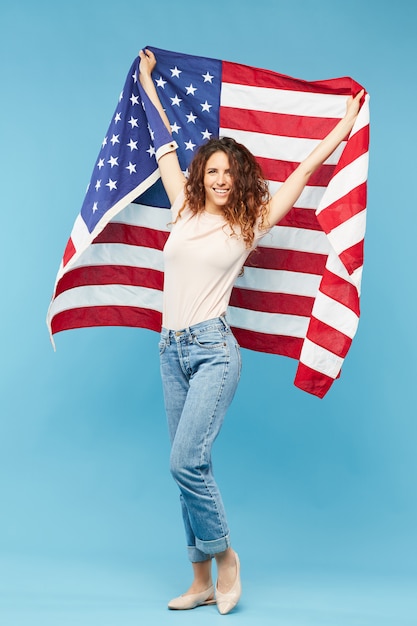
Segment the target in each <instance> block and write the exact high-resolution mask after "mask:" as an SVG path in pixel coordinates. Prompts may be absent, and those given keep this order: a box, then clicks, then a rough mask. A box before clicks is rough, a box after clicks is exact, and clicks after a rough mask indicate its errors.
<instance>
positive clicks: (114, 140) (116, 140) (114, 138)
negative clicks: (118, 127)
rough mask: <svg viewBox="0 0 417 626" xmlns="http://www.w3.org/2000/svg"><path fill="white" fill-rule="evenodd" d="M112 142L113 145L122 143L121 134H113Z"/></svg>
mask: <svg viewBox="0 0 417 626" xmlns="http://www.w3.org/2000/svg"><path fill="white" fill-rule="evenodd" d="M110 143H111V145H112V146H114V144H115V143H120V141H119V135H113V137H112V138H111V139H110Z"/></svg>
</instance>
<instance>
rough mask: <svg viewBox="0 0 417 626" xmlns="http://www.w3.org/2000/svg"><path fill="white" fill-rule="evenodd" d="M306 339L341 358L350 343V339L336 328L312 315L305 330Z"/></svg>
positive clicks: (346, 351)
mask: <svg viewBox="0 0 417 626" xmlns="http://www.w3.org/2000/svg"><path fill="white" fill-rule="evenodd" d="M307 339H311V340H312V341H314V343H315V344H317V345H318V346H321V347H322V348H325V349H326V350H329V352H332V353H333V354H336V355H337V356H339V357H341V358H343V359H344V358H345V356H346V355H347V353H348V350H349V348H350V346H351V344H352V339H351V338H350V337H348V336H347V335H345V334H344V333H341V332H340V331H339V330H336V328H333V327H332V326H328V325H327V324H325V323H324V322H322V321H320V320H318V319H316V318H315V317H312V318H311V320H310V324H309V327H308V331H307Z"/></svg>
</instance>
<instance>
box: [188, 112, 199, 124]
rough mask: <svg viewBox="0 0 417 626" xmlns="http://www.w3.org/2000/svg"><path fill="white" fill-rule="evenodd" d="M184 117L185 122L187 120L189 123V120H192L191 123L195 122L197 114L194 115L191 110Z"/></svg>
mask: <svg viewBox="0 0 417 626" xmlns="http://www.w3.org/2000/svg"><path fill="white" fill-rule="evenodd" d="M185 117H186V118H187V122H188V124H189V123H190V122H192V123H193V124H195V121H196V119H197V116H196V115H194V113H193V112H191V113H189V114H188V115H186V116H185Z"/></svg>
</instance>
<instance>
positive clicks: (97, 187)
mask: <svg viewBox="0 0 417 626" xmlns="http://www.w3.org/2000/svg"><path fill="white" fill-rule="evenodd" d="M100 187H101V180H98V181H97V182H96V191H98V190H99V189H100Z"/></svg>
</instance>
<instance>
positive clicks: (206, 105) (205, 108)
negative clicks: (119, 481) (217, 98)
mask: <svg viewBox="0 0 417 626" xmlns="http://www.w3.org/2000/svg"><path fill="white" fill-rule="evenodd" d="M212 106H213V105H212V104H209V103H208V102H207V100H206V101H205V102H204V104H203V103H201V112H203V111H207V112H208V113H210V109H211V107H212Z"/></svg>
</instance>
